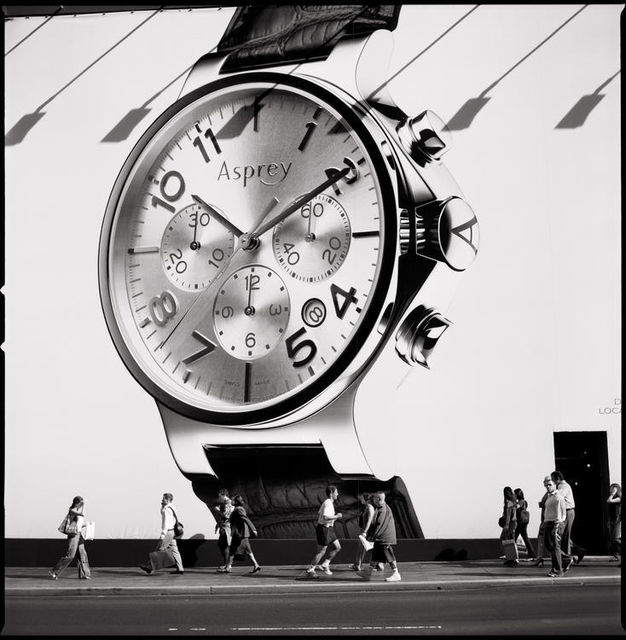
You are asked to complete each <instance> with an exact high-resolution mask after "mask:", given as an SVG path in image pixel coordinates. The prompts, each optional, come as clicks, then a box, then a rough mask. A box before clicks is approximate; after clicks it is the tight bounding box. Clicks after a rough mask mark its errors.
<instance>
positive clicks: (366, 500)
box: [350, 493, 374, 571]
mask: <svg viewBox="0 0 626 640" xmlns="http://www.w3.org/2000/svg"><path fill="white" fill-rule="evenodd" d="M359 505H360V506H361V511H360V513H359V536H363V537H364V538H367V531H368V529H369V528H370V525H371V524H372V520H373V519H374V505H373V504H372V494H371V493H359ZM366 553H367V550H366V549H365V547H364V546H363V544H362V543H361V542H359V544H358V545H357V550H356V559H355V561H354V564H353V565H350V569H354V571H361V564H362V562H363V559H364V558H365V554H366Z"/></svg>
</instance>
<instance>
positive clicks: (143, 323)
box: [139, 318, 152, 329]
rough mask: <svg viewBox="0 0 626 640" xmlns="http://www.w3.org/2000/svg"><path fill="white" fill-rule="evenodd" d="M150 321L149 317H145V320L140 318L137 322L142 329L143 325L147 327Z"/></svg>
mask: <svg viewBox="0 0 626 640" xmlns="http://www.w3.org/2000/svg"><path fill="white" fill-rule="evenodd" d="M151 322H152V320H150V318H145V320H142V321H141V322H140V323H139V328H140V329H143V328H144V327H147V326H148V325H149V324H150V323H151Z"/></svg>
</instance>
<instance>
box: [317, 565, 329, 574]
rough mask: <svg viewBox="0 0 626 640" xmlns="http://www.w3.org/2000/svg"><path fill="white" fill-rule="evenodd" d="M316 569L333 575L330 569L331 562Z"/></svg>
mask: <svg viewBox="0 0 626 640" xmlns="http://www.w3.org/2000/svg"><path fill="white" fill-rule="evenodd" d="M316 569H319V570H320V571H322V572H324V573H325V574H326V575H327V576H332V575H333V572H332V571H331V570H330V565H329V564H320V565H319V566H317V567H316Z"/></svg>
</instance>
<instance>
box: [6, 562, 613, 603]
mask: <svg viewBox="0 0 626 640" xmlns="http://www.w3.org/2000/svg"><path fill="white" fill-rule="evenodd" d="M348 566H349V565H348V564H347V563H339V564H336V565H332V567H331V568H332V570H333V575H332V576H326V575H323V574H322V573H321V572H319V571H318V572H316V576H317V577H316V578H310V577H306V576H305V575H304V569H305V567H304V566H264V567H263V568H262V570H261V571H260V572H258V573H256V574H254V575H250V574H249V573H248V571H249V570H250V565H244V564H243V563H241V564H240V565H239V566H237V565H236V566H235V567H234V568H233V571H232V573H230V574H218V573H216V571H215V567H194V568H188V569H186V571H185V574H184V575H181V576H177V575H170V573H169V571H167V570H162V571H159V572H157V573H155V574H153V575H146V574H145V573H143V572H142V571H141V570H140V569H139V568H133V567H104V568H98V567H93V568H92V579H91V580H78V579H77V570H76V566H75V565H72V566H70V567H69V568H68V569H66V571H65V572H64V573H63V575H62V576H61V577H60V578H58V579H57V580H53V579H51V578H50V577H49V576H48V573H47V572H48V568H44V567H41V568H39V567H6V568H5V571H4V574H5V584H4V587H5V597H11V596H37V595H41V596H51V595H65V596H69V595H203V594H205V595H210V594H222V595H228V594H243V593H245V594H281V593H290V594H293V593H315V592H319V591H323V592H326V593H327V592H346V591H380V590H394V591H403V590H416V589H419V590H424V589H425V590H435V589H445V590H450V589H478V588H484V587H487V586H490V587H505V586H520V585H542V584H543V585H545V584H550V583H552V584H556V583H558V584H562V585H571V586H574V585H581V584H585V585H593V584H616V585H618V584H620V582H621V570H620V568H619V567H617V564H616V563H614V562H609V559H608V557H607V556H591V557H585V559H584V560H583V562H582V564H580V565H572V567H571V569H570V570H569V572H568V573H567V574H566V575H565V576H563V577H561V578H548V577H547V576H546V574H547V573H548V571H549V569H550V563H549V561H546V564H544V566H543V567H533V566H531V564H530V563H529V562H528V561H524V560H522V561H521V562H520V564H519V566H517V567H513V568H509V567H504V566H503V565H502V560H475V561H466V562H403V563H399V566H398V568H399V570H400V573H401V575H402V581H401V582H391V583H390V582H385V581H384V578H385V577H386V576H388V575H389V574H390V569H389V568H388V567H387V568H386V569H385V571H384V572H374V573H373V574H372V580H370V581H366V580H363V579H362V578H360V577H359V576H357V575H356V573H355V572H354V571H353V570H351V569H349V568H348Z"/></svg>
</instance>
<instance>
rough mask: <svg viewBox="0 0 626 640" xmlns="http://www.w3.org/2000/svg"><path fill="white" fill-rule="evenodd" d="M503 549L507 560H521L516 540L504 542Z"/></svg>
mask: <svg viewBox="0 0 626 640" xmlns="http://www.w3.org/2000/svg"><path fill="white" fill-rule="evenodd" d="M502 548H503V549H504V555H505V558H506V559H507V560H519V556H518V553H517V545H516V544H515V540H513V539H512V538H511V539H510V540H502Z"/></svg>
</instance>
